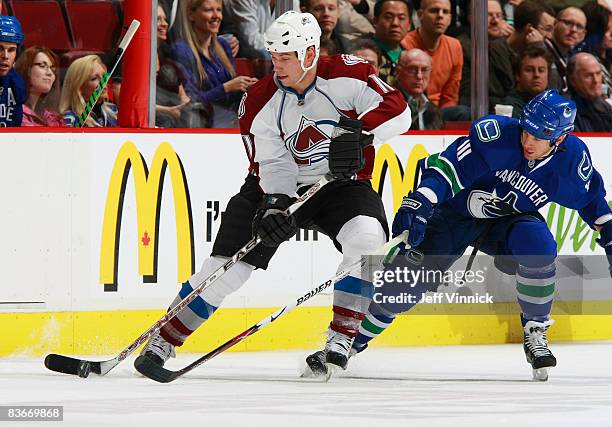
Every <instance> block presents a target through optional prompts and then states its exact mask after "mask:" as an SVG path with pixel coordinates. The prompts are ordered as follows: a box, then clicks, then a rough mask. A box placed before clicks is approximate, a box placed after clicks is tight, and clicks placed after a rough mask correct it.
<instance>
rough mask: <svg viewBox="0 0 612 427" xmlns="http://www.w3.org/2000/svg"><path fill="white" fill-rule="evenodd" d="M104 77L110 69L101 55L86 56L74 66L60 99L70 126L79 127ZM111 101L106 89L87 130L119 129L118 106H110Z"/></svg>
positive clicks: (93, 112) (67, 75)
mask: <svg viewBox="0 0 612 427" xmlns="http://www.w3.org/2000/svg"><path fill="white" fill-rule="evenodd" d="M104 73H106V65H104V63H103V62H102V60H101V59H100V57H99V56H98V55H87V56H83V57H81V58H79V59H77V60H75V61H74V62H73V63H72V64H70V66H69V67H68V71H66V76H65V77H64V86H63V87H62V97H61V99H60V112H61V113H62V115H63V116H64V122H65V123H66V125H67V126H71V127H75V126H76V125H77V123H78V120H79V116H80V115H81V113H82V112H83V110H84V109H85V105H86V104H87V101H89V98H90V97H91V94H92V93H93V92H94V91H95V90H96V88H97V87H98V83H100V80H101V79H102V76H104ZM107 100H108V93H107V90H106V89H104V92H102V94H101V95H100V98H99V99H98V102H97V103H96V105H95V106H94V107H93V109H92V111H91V115H90V116H89V118H88V119H87V120H86V121H85V123H84V125H83V126H84V127H116V126H117V106H116V105H115V104H113V103H110V102H106V101H107Z"/></svg>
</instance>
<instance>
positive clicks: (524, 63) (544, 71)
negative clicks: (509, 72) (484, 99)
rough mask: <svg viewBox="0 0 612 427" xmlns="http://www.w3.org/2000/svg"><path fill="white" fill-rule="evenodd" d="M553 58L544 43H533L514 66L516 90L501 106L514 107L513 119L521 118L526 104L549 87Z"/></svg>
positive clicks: (503, 100) (502, 101)
mask: <svg viewBox="0 0 612 427" xmlns="http://www.w3.org/2000/svg"><path fill="white" fill-rule="evenodd" d="M551 63H552V56H551V54H550V52H548V50H547V49H546V47H545V46H544V44H542V43H531V44H529V45H527V47H526V48H525V49H524V50H523V51H522V52H521V54H520V56H519V57H518V59H517V60H516V61H515V64H514V71H515V76H516V89H514V90H513V91H512V92H511V93H510V94H509V95H508V96H506V97H505V98H504V99H502V100H501V102H500V104H504V105H512V107H513V108H512V117H515V118H517V119H518V118H519V117H520V116H521V113H522V112H523V108H524V107H525V104H527V103H528V102H529V101H531V99H532V98H533V97H534V96H536V95H537V94H538V93H540V92H542V91H544V90H545V89H546V88H547V86H548V71H549V70H550V65H551Z"/></svg>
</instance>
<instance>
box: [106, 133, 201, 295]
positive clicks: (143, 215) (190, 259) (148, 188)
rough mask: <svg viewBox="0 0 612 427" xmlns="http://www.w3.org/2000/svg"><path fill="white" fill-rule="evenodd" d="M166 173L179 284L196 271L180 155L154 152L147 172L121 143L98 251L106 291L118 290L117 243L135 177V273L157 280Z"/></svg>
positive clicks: (163, 147) (162, 149) (167, 149)
mask: <svg viewBox="0 0 612 427" xmlns="http://www.w3.org/2000/svg"><path fill="white" fill-rule="evenodd" d="M166 170H168V172H169V175H170V179H171V181H172V191H173V196H174V197H173V200H174V211H175V218H176V235H177V256H178V277H177V278H178V282H179V283H180V282H184V281H186V280H187V279H188V278H189V277H190V276H191V275H192V274H193V272H194V262H195V260H194V241H193V240H194V239H193V219H192V213H191V201H190V199H189V188H188V185H187V178H186V176H185V170H184V169H183V165H182V163H181V160H180V158H179V156H178V155H177V154H176V152H175V151H174V149H173V148H172V147H171V146H170V144H168V143H167V142H163V143H162V144H160V145H159V147H157V150H156V151H155V154H154V155H153V159H152V160H151V169H150V171H149V169H148V168H147V164H146V162H145V160H144V158H143V156H142V155H141V154H140V152H139V151H138V148H136V145H134V143H133V142H130V141H128V142H126V143H125V144H123V146H122V147H121V149H120V150H119V153H118V154H117V157H116V160H115V164H114V166H113V170H112V173H111V178H110V182H109V185H108V193H107V196H106V207H105V210H104V220H103V224H102V244H101V251H100V283H102V284H104V289H105V290H107V291H116V290H117V285H118V283H117V282H118V278H117V274H118V265H119V239H120V231H121V217H122V214H123V212H122V211H123V202H124V195H125V189H126V185H127V182H128V178H129V176H130V172H132V175H133V177H134V192H135V196H136V211H137V212H136V215H137V224H138V274H139V275H141V276H142V277H143V281H144V282H146V283H154V282H156V281H157V265H158V258H157V252H158V245H159V239H158V231H159V223H160V210H161V197H162V190H163V184H164V177H165V175H166Z"/></svg>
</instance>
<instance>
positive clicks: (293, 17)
mask: <svg viewBox="0 0 612 427" xmlns="http://www.w3.org/2000/svg"><path fill="white" fill-rule="evenodd" d="M264 40H265V43H266V50H267V51H268V52H270V53H273V52H296V54H297V57H298V60H299V61H300V64H301V66H302V70H304V72H306V71H308V70H310V69H311V68H313V67H314V66H315V65H316V64H317V61H318V60H319V48H320V45H321V28H320V27H319V23H318V22H317V20H316V19H315V17H314V16H312V15H311V14H310V13H300V12H296V11H294V10H290V11H288V12H285V13H283V14H282V15H281V16H279V17H278V18H277V19H276V21H274V22H273V23H272V25H270V28H268V30H267V31H266V32H265V34H264ZM310 46H313V47H314V49H315V58H314V61H313V62H312V64H311V65H310V66H308V67H306V66H305V65H304V60H305V59H306V52H307V51H308V48H309V47H310Z"/></svg>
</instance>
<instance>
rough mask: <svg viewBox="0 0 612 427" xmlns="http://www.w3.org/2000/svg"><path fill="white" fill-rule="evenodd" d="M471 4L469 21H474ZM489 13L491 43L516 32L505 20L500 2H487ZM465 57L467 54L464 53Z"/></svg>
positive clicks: (496, 0) (468, 5)
mask: <svg viewBox="0 0 612 427" xmlns="http://www.w3.org/2000/svg"><path fill="white" fill-rule="evenodd" d="M470 3H471V2H468V4H467V7H468V11H467V13H468V21H470V22H471V21H472V17H471V12H472V8H471V4H470ZM487 6H488V9H487V12H488V27H487V32H488V34H489V41H491V40H493V39H498V38H501V37H503V38H507V37H509V36H510V35H511V34H512V33H513V32H514V27H513V26H512V25H510V24H508V23H507V22H506V21H505V20H504V12H503V11H502V6H501V3H500V0H489V1H488V2H487ZM464 55H465V52H464Z"/></svg>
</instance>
